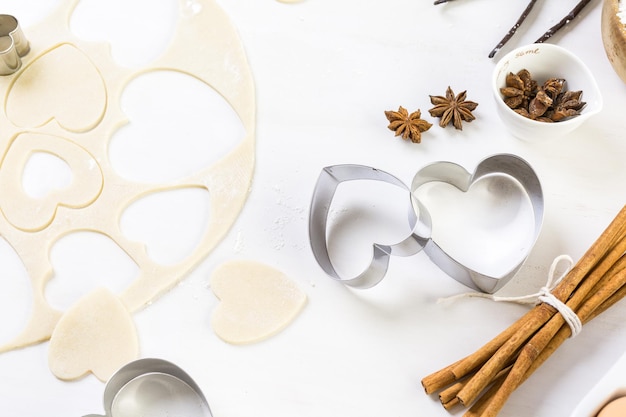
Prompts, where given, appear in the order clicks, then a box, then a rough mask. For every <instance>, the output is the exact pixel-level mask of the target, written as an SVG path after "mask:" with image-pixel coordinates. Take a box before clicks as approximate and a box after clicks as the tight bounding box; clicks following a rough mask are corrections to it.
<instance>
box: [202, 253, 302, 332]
mask: <svg viewBox="0 0 626 417" xmlns="http://www.w3.org/2000/svg"><path fill="white" fill-rule="evenodd" d="M211 289H212V290H213V293H214V294H215V295H216V296H217V298H219V299H220V304H219V305H218V306H217V308H216V309H215V311H214V312H213V316H212V317H211V325H212V326H213V330H214V331H215V333H216V334H217V335H218V336H219V337H220V338H221V339H223V340H224V341H226V342H228V343H232V344H246V343H253V342H258V341H261V340H263V339H266V338H268V337H270V336H273V335H274V334H276V333H278V332H280V331H281V330H282V329H284V328H285V327H286V326H287V325H289V324H290V323H291V322H292V321H293V320H294V319H295V318H296V316H297V315H298V313H300V311H301V310H302V308H303V307H304V305H305V304H306V299H307V297H306V294H304V292H302V291H301V290H300V289H299V288H298V287H297V286H296V284H295V283H294V282H293V281H292V280H290V279H289V277H287V276H286V275H285V274H283V273H282V272H280V271H278V270H276V269H274V268H272V267H270V266H267V265H264V264H261V263H258V262H253V261H232V262H228V263H225V264H222V265H221V266H220V267H218V268H217V269H216V270H215V272H214V273H213V275H212V277H211Z"/></svg>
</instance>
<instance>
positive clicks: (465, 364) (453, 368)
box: [422, 206, 626, 417]
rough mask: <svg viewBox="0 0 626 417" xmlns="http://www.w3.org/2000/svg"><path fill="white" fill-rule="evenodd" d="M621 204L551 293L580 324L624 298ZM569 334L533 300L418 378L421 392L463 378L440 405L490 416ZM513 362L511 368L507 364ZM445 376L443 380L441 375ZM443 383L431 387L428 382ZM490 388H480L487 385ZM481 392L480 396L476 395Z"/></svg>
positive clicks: (625, 225) (624, 215)
mask: <svg viewBox="0 0 626 417" xmlns="http://www.w3.org/2000/svg"><path fill="white" fill-rule="evenodd" d="M625 252H626V206H624V207H623V208H622V209H621V210H620V212H619V213H618V214H617V215H616V216H615V218H614V219H613V221H612V222H611V223H610V224H609V225H608V226H607V228H606V229H605V230H604V231H603V232H602V234H601V235H600V236H599V237H598V239H596V241H595V242H594V243H593V244H592V245H591V247H590V248H589V249H588V250H587V251H586V252H585V254H584V255H583V256H582V257H581V258H580V260H579V261H578V262H577V263H576V265H575V266H574V267H573V268H572V269H571V270H570V271H569V272H568V273H567V274H566V276H565V277H564V278H563V279H562V280H561V282H560V283H559V284H558V285H557V286H556V287H555V288H554V290H553V291H552V294H553V295H554V296H555V297H557V298H558V299H559V300H561V302H564V303H565V304H566V305H567V306H568V307H569V308H570V309H572V310H573V311H575V312H576V313H577V315H578V316H579V319H580V320H581V322H583V323H586V322H587V321H589V320H591V319H592V318H594V317H596V316H597V315H599V314H600V313H601V312H602V311H605V310H606V309H607V308H609V307H610V306H612V305H613V304H615V303H616V302H617V301H618V300H620V299H621V298H623V297H624V296H626V255H624V253H625ZM570 335H571V329H570V328H569V326H568V325H566V324H565V320H564V318H563V316H562V315H561V314H557V313H556V309H555V308H553V307H552V306H550V305H548V304H539V305H537V306H535V307H534V308H533V309H532V310H530V311H529V312H528V313H526V314H525V315H524V316H523V317H522V318H521V319H519V320H518V321H516V323H514V324H513V325H511V326H510V327H509V329H506V330H504V331H503V332H501V333H500V334H499V335H498V336H496V337H495V338H494V339H492V340H491V341H490V342H488V343H487V344H485V345H483V347H482V348H480V349H478V350H477V351H476V352H474V353H473V354H471V355H469V356H467V357H465V358H464V359H461V360H459V361H457V362H455V363H454V364H452V365H449V366H447V367H446V368H444V369H443V370H442V371H438V372H435V373H434V374H431V375H430V376H429V377H426V378H424V379H423V380H422V384H423V385H424V388H425V390H426V391H427V392H429V391H430V392H435V391H438V390H440V389H442V388H443V387H445V386H447V385H450V384H452V383H454V382H455V381H459V379H461V378H463V377H466V376H468V375H470V374H472V373H473V374H472V375H470V376H468V378H467V380H466V381H463V382H462V383H457V384H454V385H453V387H452V388H450V389H449V390H446V391H444V395H443V397H442V403H443V404H444V406H446V408H448V406H449V405H450V404H452V403H454V402H455V400H454V399H450V398H451V395H453V393H454V392H455V391H458V393H457V395H456V398H457V400H458V402H459V403H460V404H462V405H464V406H468V405H470V404H472V403H474V405H472V407H471V408H470V409H469V410H468V412H467V414H466V416H468V417H469V416H482V417H493V416H496V415H497V414H498V412H499V411H500V410H501V408H502V407H503V406H504V404H505V402H506V401H507V399H508V398H509V396H510V395H511V394H512V393H513V391H514V390H515V389H516V388H517V387H519V385H521V384H522V383H523V382H524V381H525V380H526V379H527V378H528V377H529V376H530V375H531V374H532V373H533V372H534V371H535V370H536V369H537V368H538V367H539V366H540V365H541V364H542V363H543V362H544V361H545V360H546V359H547V358H548V357H549V356H550V355H551V354H552V353H553V352H554V351H556V349H557V348H558V347H559V346H560V345H561V344H562V343H563V341H564V340H566V339H567V338H568V337H569V336H570ZM511 363H513V365H512V366H510V364H511ZM442 375H445V378H442ZM444 379H445V380H447V381H449V382H448V383H447V384H445V385H444V386H439V387H438V388H436V389H434V388H433V387H434V385H432V386H431V385H430V383H431V382H432V381H434V380H436V381H438V382H439V385H441V382H442V381H443V380H444ZM489 385H491V387H490V388H489V389H487V390H486V391H485V389H486V388H487V387H489ZM481 393H483V395H482V396H481Z"/></svg>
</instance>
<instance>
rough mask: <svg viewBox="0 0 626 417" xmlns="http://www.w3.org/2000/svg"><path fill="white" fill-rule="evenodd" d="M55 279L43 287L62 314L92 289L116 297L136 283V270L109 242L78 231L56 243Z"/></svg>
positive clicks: (99, 235) (53, 257) (52, 258)
mask: <svg viewBox="0 0 626 417" xmlns="http://www.w3.org/2000/svg"><path fill="white" fill-rule="evenodd" d="M50 262H51V263H52V266H53V269H54V277H53V279H51V280H50V282H48V284H47V286H46V298H47V299H48V302H49V303H50V305H51V306H53V307H55V308H57V309H59V310H65V309H67V308H68V307H70V306H72V305H74V303H75V302H76V301H77V300H79V299H80V298H81V297H83V296H85V295H86V294H88V293H89V292H91V291H93V289H94V288H98V287H106V288H108V289H109V290H110V291H112V292H115V293H119V292H121V291H122V290H123V289H124V288H126V287H127V286H128V284H129V283H130V282H132V281H133V279H135V278H136V277H137V275H138V273H139V268H138V266H137V264H136V263H135V262H133V260H132V259H131V258H130V257H129V256H128V255H127V254H126V252H124V251H123V250H122V249H121V248H120V247H119V246H118V245H117V244H116V243H115V241H113V240H112V239H111V238H109V237H108V236H105V235H104V234H102V233H96V232H90V231H80V232H74V233H70V234H67V235H65V236H63V237H62V238H61V239H59V240H58V241H56V242H55V244H54V246H52V249H51V251H50Z"/></svg>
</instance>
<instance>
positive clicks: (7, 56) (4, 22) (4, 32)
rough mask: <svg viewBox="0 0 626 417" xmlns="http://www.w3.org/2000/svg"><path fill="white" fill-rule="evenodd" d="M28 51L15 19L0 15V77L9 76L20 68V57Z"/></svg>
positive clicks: (28, 46) (28, 45)
mask: <svg viewBox="0 0 626 417" xmlns="http://www.w3.org/2000/svg"><path fill="white" fill-rule="evenodd" d="M29 51H30V44H29V43H28V40H27V39H26V37H25V36H24V33H23V32H22V29H21V28H20V25H19V23H18V21H17V19H16V18H15V17H13V16H11V15H8V14H0V75H11V74H13V73H14V72H16V71H17V70H19V69H20V67H21V66H22V57H23V56H24V55H26V54H28V52H29Z"/></svg>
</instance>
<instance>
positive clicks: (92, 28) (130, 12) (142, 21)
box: [70, 0, 179, 68]
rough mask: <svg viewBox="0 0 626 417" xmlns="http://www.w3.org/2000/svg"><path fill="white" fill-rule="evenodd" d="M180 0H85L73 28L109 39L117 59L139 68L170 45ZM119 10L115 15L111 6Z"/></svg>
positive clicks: (92, 37) (85, 35)
mask: <svg viewBox="0 0 626 417" xmlns="http://www.w3.org/2000/svg"><path fill="white" fill-rule="evenodd" d="M178 3H179V2H178V1H176V0H160V1H156V2H155V1H153V0H132V1H128V0H108V1H105V2H103V1H100V0H81V1H80V2H79V3H78V4H77V5H76V8H75V9H74V12H73V13H72V17H71V19H70V30H71V31H72V32H73V33H75V34H76V35H77V36H78V37H79V38H81V39H85V40H87V41H106V42H108V43H109V44H110V45H111V55H112V56H113V59H115V60H116V61H117V62H119V63H120V64H121V65H123V66H125V67H131V68H136V67H139V66H143V65H146V64H149V63H150V62H152V61H154V60H155V59H156V58H158V57H159V56H160V55H161V54H162V53H163V52H164V51H165V49H166V47H167V46H168V45H169V41H170V40H171V39H172V37H173V36H174V30H175V28H176V17H177V16H178V7H179V5H178ZM112 9H114V10H119V11H120V12H119V13H116V14H115V15H114V16H113V17H112V18H107V19H102V18H101V16H102V15H105V16H111V13H109V12H108V11H109V10H112Z"/></svg>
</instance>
